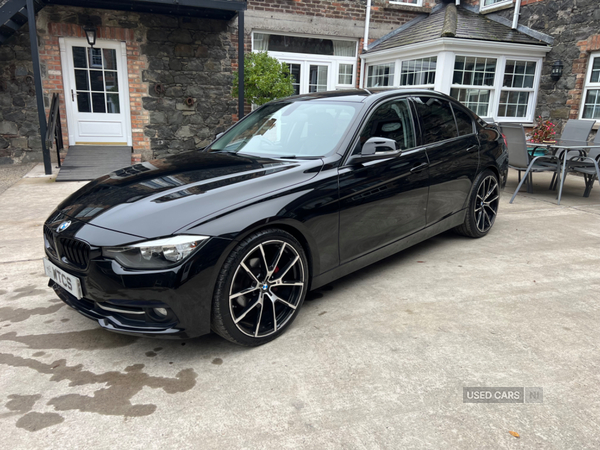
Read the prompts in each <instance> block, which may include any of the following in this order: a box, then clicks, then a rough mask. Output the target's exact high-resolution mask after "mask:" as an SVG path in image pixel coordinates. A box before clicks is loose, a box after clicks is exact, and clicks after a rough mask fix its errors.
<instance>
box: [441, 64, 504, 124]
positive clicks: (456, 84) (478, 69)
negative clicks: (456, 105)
mask: <svg viewBox="0 0 600 450" xmlns="http://www.w3.org/2000/svg"><path fill="white" fill-rule="evenodd" d="M496 65H497V60H496V58H481V57H472V56H456V59H455V60H454V74H453V77H452V88H451V89H450V96H451V97H454V98H455V99H457V100H458V101H460V102H461V103H462V104H463V105H465V106H466V107H467V108H469V109H471V110H472V111H474V112H475V113H476V114H478V115H480V116H482V117H486V116H489V115H490V106H491V104H492V101H493V93H494V79H495V76H496Z"/></svg>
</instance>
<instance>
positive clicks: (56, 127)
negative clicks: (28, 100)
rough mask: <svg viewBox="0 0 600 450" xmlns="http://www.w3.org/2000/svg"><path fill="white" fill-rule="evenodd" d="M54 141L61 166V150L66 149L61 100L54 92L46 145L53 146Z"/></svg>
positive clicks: (57, 158)
mask: <svg viewBox="0 0 600 450" xmlns="http://www.w3.org/2000/svg"><path fill="white" fill-rule="evenodd" d="M52 141H54V142H56V160H57V161H58V167H60V151H61V150H63V149H64V146H63V138H62V125H61V123H60V100H59V97H58V94H57V93H56V92H55V93H54V94H52V102H51V103H50V112H49V113H48V128H47V129H46V147H47V148H51V147H52Z"/></svg>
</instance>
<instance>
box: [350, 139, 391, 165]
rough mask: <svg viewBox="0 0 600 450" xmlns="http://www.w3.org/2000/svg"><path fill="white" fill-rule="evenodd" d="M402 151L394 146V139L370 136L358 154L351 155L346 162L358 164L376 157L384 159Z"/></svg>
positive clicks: (376, 158)
mask: <svg viewBox="0 0 600 450" xmlns="http://www.w3.org/2000/svg"><path fill="white" fill-rule="evenodd" d="M401 152H402V151H401V150H399V149H397V148H396V141H395V140H393V139H388V138H382V137H372V138H369V139H368V140H367V142H365V143H364V144H363V146H362V149H361V151H360V154H359V155H352V156H351V157H350V159H349V160H348V164H360V163H365V162H368V161H375V160H378V159H386V158H391V157H394V156H397V155H399V154H400V153H401Z"/></svg>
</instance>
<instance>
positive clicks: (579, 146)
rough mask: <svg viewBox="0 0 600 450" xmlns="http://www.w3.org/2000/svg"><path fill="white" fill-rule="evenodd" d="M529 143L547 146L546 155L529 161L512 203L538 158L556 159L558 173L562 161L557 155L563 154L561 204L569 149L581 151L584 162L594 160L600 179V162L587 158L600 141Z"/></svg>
mask: <svg viewBox="0 0 600 450" xmlns="http://www.w3.org/2000/svg"><path fill="white" fill-rule="evenodd" d="M528 144H530V145H535V146H537V147H546V155H543V156H537V157H535V158H533V159H532V160H531V162H530V163H529V166H528V167H527V170H526V171H525V175H524V176H523V178H522V179H521V182H520V183H519V185H518V186H517V189H516V190H515V192H514V194H513V196H512V197H511V199H510V203H512V202H513V200H514V199H515V197H516V196H517V193H518V192H519V189H521V186H522V185H523V182H524V181H525V180H526V179H527V175H528V174H529V172H530V170H531V167H532V166H533V164H534V162H536V160H538V159H540V158H554V159H556V161H555V162H554V163H555V164H556V165H557V174H558V169H560V164H561V161H559V160H558V156H557V155H560V156H562V174H561V175H560V180H559V189H558V204H559V205H560V199H561V197H562V190H563V185H564V183H565V172H566V168H567V158H568V154H569V151H573V150H578V151H579V152H580V153H581V155H580V156H582V157H583V158H581V159H580V160H581V161H582V162H583V161H589V162H593V164H594V167H595V168H596V176H597V177H598V180H600V169H599V168H598V163H597V162H596V160H595V159H593V158H587V152H588V151H589V150H591V149H593V148H600V143H594V141H592V140H590V141H575V140H565V139H560V140H558V141H556V142H552V143H550V142H548V143H541V144H538V143H535V144H534V143H532V142H528ZM561 150H563V151H562V154H561Z"/></svg>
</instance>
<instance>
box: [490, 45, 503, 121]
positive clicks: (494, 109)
mask: <svg viewBox="0 0 600 450" xmlns="http://www.w3.org/2000/svg"><path fill="white" fill-rule="evenodd" d="M496 64H497V65H496V76H495V78H494V90H493V92H492V95H493V97H492V101H491V102H490V103H491V105H490V111H488V115H489V117H492V118H493V119H494V120H498V108H499V107H500V95H501V94H500V93H501V92H502V84H503V81H504V70H505V68H506V57H505V56H499V57H498V61H497V63H496Z"/></svg>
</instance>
